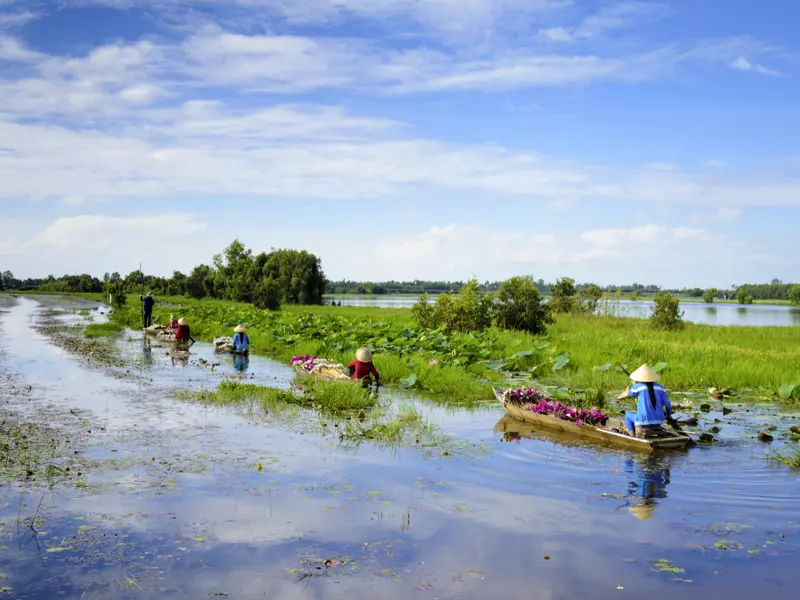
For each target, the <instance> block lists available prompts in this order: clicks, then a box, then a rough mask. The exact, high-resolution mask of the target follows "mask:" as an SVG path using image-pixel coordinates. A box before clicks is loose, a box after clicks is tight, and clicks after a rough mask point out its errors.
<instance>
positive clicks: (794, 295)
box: [789, 285, 800, 304]
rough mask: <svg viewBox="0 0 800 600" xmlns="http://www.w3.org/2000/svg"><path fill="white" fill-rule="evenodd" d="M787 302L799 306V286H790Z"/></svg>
mask: <svg viewBox="0 0 800 600" xmlns="http://www.w3.org/2000/svg"><path fill="white" fill-rule="evenodd" d="M789 300H790V301H791V302H792V304H800V285H795V286H792V289H791V290H789Z"/></svg>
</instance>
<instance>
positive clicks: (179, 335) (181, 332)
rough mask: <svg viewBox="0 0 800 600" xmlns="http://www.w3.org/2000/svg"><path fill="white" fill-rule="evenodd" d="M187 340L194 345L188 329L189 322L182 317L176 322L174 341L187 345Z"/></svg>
mask: <svg viewBox="0 0 800 600" xmlns="http://www.w3.org/2000/svg"><path fill="white" fill-rule="evenodd" d="M189 340H191V341H192V343H194V340H193V339H192V335H191V330H190V329H189V321H187V320H186V318H185V317H184V318H183V319H180V320H179V321H178V329H176V330H175V341H177V342H178V343H182V344H185V343H188V342H189Z"/></svg>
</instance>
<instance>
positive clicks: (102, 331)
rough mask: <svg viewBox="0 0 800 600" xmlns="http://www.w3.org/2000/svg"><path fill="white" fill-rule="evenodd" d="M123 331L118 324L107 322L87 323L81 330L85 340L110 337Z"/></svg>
mask: <svg viewBox="0 0 800 600" xmlns="http://www.w3.org/2000/svg"><path fill="white" fill-rule="evenodd" d="M123 329H125V327H124V326H123V325H121V324H120V323H116V322H114V321H109V322H107V323H89V324H88V325H87V326H86V327H84V329H83V335H84V337H87V338H100V337H111V336H115V335H117V334H119V333H121V332H122V330H123Z"/></svg>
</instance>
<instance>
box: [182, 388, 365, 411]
mask: <svg viewBox="0 0 800 600" xmlns="http://www.w3.org/2000/svg"><path fill="white" fill-rule="evenodd" d="M304 388H305V389H303V390H302V391H301V392H297V391H295V390H285V389H279V388H273V387H269V386H263V385H255V384H252V383H240V382H238V381H233V380H226V381H223V382H222V383H220V384H219V387H218V388H217V390H216V391H212V392H200V393H198V394H195V395H194V396H193V397H194V399H196V400H200V401H201V402H204V403H207V404H218V405H237V404H243V405H247V404H249V405H254V404H256V405H259V406H261V407H262V408H264V409H266V410H275V409H277V408H278V407H279V406H280V405H281V404H289V405H297V406H303V407H308V408H319V409H321V410H324V411H328V412H332V413H340V412H347V411H358V410H363V409H369V408H372V407H374V406H375V405H376V403H377V398H376V397H375V396H373V395H372V394H371V393H370V392H369V390H366V389H364V388H362V387H360V386H357V385H353V384H352V383H350V382H349V381H345V382H338V381H322V380H313V381H312V380H309V381H308V382H307V383H306V385H305V386H304Z"/></svg>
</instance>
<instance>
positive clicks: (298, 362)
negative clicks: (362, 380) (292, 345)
mask: <svg viewBox="0 0 800 600" xmlns="http://www.w3.org/2000/svg"><path fill="white" fill-rule="evenodd" d="M290 364H291V366H293V367H294V368H295V369H297V370H298V371H302V372H304V373H307V374H309V375H317V376H319V377H323V378H325V379H341V380H345V379H350V374H349V373H348V371H347V368H346V367H345V366H344V365H341V364H339V363H332V362H330V361H327V360H325V359H324V358H320V357H319V356H313V355H308V356H295V357H294V358H293V359H292V360H291V362H290Z"/></svg>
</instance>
